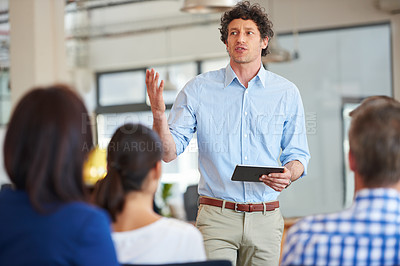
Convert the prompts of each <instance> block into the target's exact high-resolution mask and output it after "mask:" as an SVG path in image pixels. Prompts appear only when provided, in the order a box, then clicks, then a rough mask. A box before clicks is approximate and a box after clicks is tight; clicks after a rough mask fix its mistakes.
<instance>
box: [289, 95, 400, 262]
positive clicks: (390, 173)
mask: <svg viewBox="0 0 400 266" xmlns="http://www.w3.org/2000/svg"><path fill="white" fill-rule="evenodd" d="M350 115H351V116H352V117H353V118H352V119H353V120H352V123H351V127H350V131H349V140H350V152H349V165H350V168H351V170H352V171H354V176H355V192H356V196H355V199H354V203H353V204H352V206H351V207H350V208H349V209H347V210H344V211H342V212H338V213H332V214H325V215H317V216H311V217H307V218H304V219H303V220H301V221H300V222H298V223H297V224H295V225H294V226H293V227H292V228H291V229H290V230H289V232H288V235H287V238H286V242H285V245H284V249H283V257H282V265H400V194H399V191H400V103H399V102H397V101H395V100H394V99H392V98H389V97H387V96H373V97H370V98H367V100H365V101H364V102H363V103H362V104H361V105H360V106H359V107H358V108H357V109H356V110H354V111H353V112H352V113H351V114H350Z"/></svg>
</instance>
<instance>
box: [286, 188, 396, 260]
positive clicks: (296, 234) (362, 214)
mask: <svg viewBox="0 0 400 266" xmlns="http://www.w3.org/2000/svg"><path fill="white" fill-rule="evenodd" d="M282 265H400V194H399V192H398V191H397V190H394V189H384V188H378V189H363V190H361V191H359V193H357V195H356V198H355V201H354V203H353V205H352V206H351V207H350V208H349V209H347V210H344V211H342V212H339V213H332V214H327V215H318V216H311V217H307V218H305V219H303V220H301V221H300V222H298V223H296V224H295V225H294V226H293V227H292V228H291V229H290V230H289V232H288V235H287V238H286V242H285V245H284V250H283V257H282Z"/></svg>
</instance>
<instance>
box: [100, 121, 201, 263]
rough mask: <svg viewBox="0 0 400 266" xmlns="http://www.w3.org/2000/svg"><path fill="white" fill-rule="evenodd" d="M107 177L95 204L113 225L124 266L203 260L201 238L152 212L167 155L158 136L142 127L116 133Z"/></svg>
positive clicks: (192, 229) (190, 228)
mask: <svg viewBox="0 0 400 266" xmlns="http://www.w3.org/2000/svg"><path fill="white" fill-rule="evenodd" d="M107 152H108V154H107V166H108V173H107V176H106V177H105V178H104V179H103V180H102V181H100V182H98V184H97V186H96V188H95V192H94V199H95V202H96V203H97V204H98V205H99V206H101V207H103V208H104V209H106V210H107V211H108V212H109V213H110V215H111V218H112V220H113V229H114V233H113V234H112V237H113V240H114V244H115V247H116V250H117V256H118V260H119V262H120V263H131V264H135V263H136V264H138V263H143V264H145V263H146V264H157V263H177V262H192V261H202V260H205V259H206V257H205V251H204V246H203V238H202V236H201V234H200V232H199V231H198V230H197V229H196V228H195V227H194V226H193V225H190V224H188V223H185V222H183V221H179V220H176V219H172V218H164V217H161V216H160V215H158V214H157V213H155V212H154V210H153V198H154V194H155V192H156V190H157V187H158V184H159V180H160V176H161V158H162V154H163V150H162V144H161V140H160V138H159V137H158V135H157V133H155V132H154V131H153V130H151V129H149V128H147V127H145V126H143V125H139V124H136V125H133V124H127V125H124V126H122V127H120V128H118V129H117V131H116V132H115V134H114V136H113V137H112V139H111V141H110V144H109V146H108V151H107Z"/></svg>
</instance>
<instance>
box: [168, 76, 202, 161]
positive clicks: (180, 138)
mask: <svg viewBox="0 0 400 266" xmlns="http://www.w3.org/2000/svg"><path fill="white" fill-rule="evenodd" d="M193 86H194V85H193V82H189V83H188V84H187V85H186V86H185V87H184V88H183V89H182V90H181V91H180V92H179V94H178V96H177V98H176V100H175V103H174V105H173V106H172V109H171V112H170V114H169V117H168V125H169V130H170V131H171V134H172V137H173V138H174V141H175V145H176V155H180V154H181V153H183V152H184V151H185V149H186V147H187V146H188V145H189V142H190V140H191V139H192V137H193V134H194V133H195V132H196V125H197V122H196V115H195V106H196V101H195V100H196V97H195V96H194V87H193Z"/></svg>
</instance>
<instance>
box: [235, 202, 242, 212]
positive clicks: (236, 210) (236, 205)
mask: <svg viewBox="0 0 400 266" xmlns="http://www.w3.org/2000/svg"><path fill="white" fill-rule="evenodd" d="M237 207H238V204H237V202H235V212H244V211H239V210H238V209H237Z"/></svg>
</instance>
